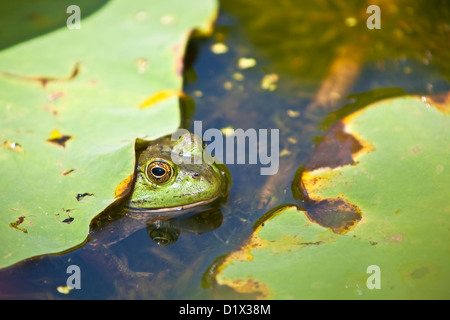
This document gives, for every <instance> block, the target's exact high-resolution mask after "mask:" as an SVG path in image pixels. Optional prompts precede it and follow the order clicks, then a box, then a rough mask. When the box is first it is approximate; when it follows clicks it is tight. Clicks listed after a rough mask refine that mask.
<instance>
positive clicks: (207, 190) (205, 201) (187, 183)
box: [81, 132, 231, 283]
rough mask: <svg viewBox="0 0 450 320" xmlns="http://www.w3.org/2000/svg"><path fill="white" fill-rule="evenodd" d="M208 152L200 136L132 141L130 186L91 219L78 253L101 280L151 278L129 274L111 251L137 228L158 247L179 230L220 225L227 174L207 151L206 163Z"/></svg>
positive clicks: (175, 237)
mask: <svg viewBox="0 0 450 320" xmlns="http://www.w3.org/2000/svg"><path fill="white" fill-rule="evenodd" d="M206 152H207V151H206V145H205V144H204V143H203V141H202V140H201V138H200V137H199V136H197V135H195V134H192V133H189V132H187V133H185V134H182V135H181V136H179V137H178V139H176V138H174V136H173V135H168V136H164V137H161V138H158V139H156V140H152V141H142V140H139V141H137V142H136V154H137V155H136V159H137V161H136V166H135V172H134V175H133V176H134V179H133V182H132V183H131V186H132V188H131V189H130V191H129V193H128V196H125V197H123V198H122V199H121V200H119V201H117V202H116V203H114V204H113V205H112V206H110V207H109V208H107V210H105V211H104V212H103V213H101V214H99V215H98V216H97V217H95V218H94V219H93V221H92V222H91V225H90V231H89V237H88V239H87V243H86V244H84V245H83V248H82V252H81V255H82V256H83V259H84V260H88V261H90V262H93V263H90V265H91V266H93V267H94V269H97V270H98V271H99V274H100V275H102V276H106V277H107V278H108V279H105V280H107V281H111V280H113V281H116V280H117V279H120V280H126V281H131V283H133V282H132V281H133V280H136V279H137V278H141V277H147V276H150V278H151V276H152V275H153V274H152V273H148V272H147V273H146V272H135V271H133V270H130V269H129V268H128V266H127V263H126V261H125V262H124V261H123V259H119V258H118V257H116V256H115V255H114V254H113V253H112V250H110V249H111V247H112V246H113V245H114V244H116V243H117V242H120V241H122V240H124V239H125V238H127V237H129V236H131V235H132V234H134V233H135V232H137V231H139V230H141V229H144V228H145V229H147V234H148V236H149V238H150V239H151V241H153V242H154V243H155V244H156V245H157V246H168V245H171V244H173V243H175V242H176V241H177V240H178V237H179V235H180V234H181V233H182V232H187V233H194V234H203V233H206V232H210V231H212V230H215V229H217V228H218V227H220V225H221V223H222V220H223V215H222V211H221V206H222V204H223V203H224V202H225V201H226V200H227V197H228V192H229V187H230V185H231V175H230V172H229V171H228V169H227V167H226V166H225V165H224V164H223V163H220V162H219V160H218V159H216V158H214V157H213V156H211V155H210V154H209V153H208V157H207V159H208V161H205V159H204V158H205V157H204V155H205V154H206ZM104 270H108V272H104ZM127 283H128V282H127Z"/></svg>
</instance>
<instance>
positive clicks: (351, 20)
mask: <svg viewBox="0 0 450 320" xmlns="http://www.w3.org/2000/svg"><path fill="white" fill-rule="evenodd" d="M344 22H345V25H346V26H347V27H350V28H352V27H356V26H357V25H358V20H356V18H355V17H348V18H346V19H345V21H344Z"/></svg>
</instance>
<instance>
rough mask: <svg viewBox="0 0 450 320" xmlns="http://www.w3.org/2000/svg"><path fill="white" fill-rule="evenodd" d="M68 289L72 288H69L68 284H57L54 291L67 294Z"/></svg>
mask: <svg viewBox="0 0 450 320" xmlns="http://www.w3.org/2000/svg"><path fill="white" fill-rule="evenodd" d="M70 290H72V288H70V287H69V286H58V287H57V288H56V291H58V292H59V293H62V294H69V292H70Z"/></svg>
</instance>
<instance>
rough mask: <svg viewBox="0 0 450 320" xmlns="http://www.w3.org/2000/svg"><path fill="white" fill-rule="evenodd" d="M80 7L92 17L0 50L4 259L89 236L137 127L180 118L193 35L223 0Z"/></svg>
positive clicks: (127, 166) (168, 126) (161, 128)
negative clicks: (94, 8)
mask: <svg viewBox="0 0 450 320" xmlns="http://www.w3.org/2000/svg"><path fill="white" fill-rule="evenodd" d="M71 4H72V3H71V2H70V1H62V2H59V4H58V7H60V6H61V9H62V10H64V11H63V14H66V13H65V10H66V8H67V7H68V6H69V5H71ZM80 9H81V29H72V30H70V29H68V28H65V27H64V28H61V29H57V30H55V31H53V32H50V33H47V34H45V35H41V36H39V37H37V38H33V39H30V40H27V41H26V42H23V43H20V44H16V45H14V46H12V47H10V48H8V49H5V50H3V51H2V52H0V87H1V88H2V90H1V93H0V146H1V148H0V164H1V165H0V175H1V177H2V184H1V185H0V242H1V243H2V246H1V248H0V267H6V266H10V265H12V264H14V263H16V262H18V261H21V260H23V259H26V258H29V257H33V256H37V255H42V254H47V253H57V252H61V251H63V250H67V249H69V248H72V247H74V246H76V245H79V244H80V243H82V242H83V241H84V240H85V239H86V236H87V234H88V231H89V223H90V221H91V219H92V218H93V217H94V216H95V215H97V214H98V213H100V212H101V211H102V210H104V209H105V208H106V207H107V206H108V205H110V204H111V203H112V202H114V201H115V200H116V198H117V197H118V196H119V195H118V193H120V192H118V191H116V188H118V190H119V189H120V188H121V186H122V185H123V184H122V185H121V182H122V181H127V179H128V178H129V177H130V176H131V175H132V174H133V171H134V143H135V139H136V138H141V139H148V140H151V139H155V138H158V137H160V136H163V135H166V134H169V133H171V132H173V131H174V130H176V129H177V128H178V126H179V123H180V114H179V105H178V98H179V95H180V90H181V88H182V74H181V73H182V59H183V54H184V50H185V47H186V42H187V40H188V37H189V35H190V34H191V32H192V30H193V29H197V30H199V31H201V32H209V31H210V29H211V25H212V22H213V20H214V18H215V16H216V13H217V3H216V1H214V0H201V1H199V2H198V3H196V5H195V6H192V5H191V4H189V3H188V2H186V1H180V0H169V1H163V2H161V1H159V2H149V1H145V0H139V1H132V2H129V1H124V0H114V1H110V2H108V3H107V4H105V5H104V6H103V7H101V8H100V9H98V10H97V11H95V12H90V14H89V16H88V17H84V16H83V6H82V5H81V7H80ZM36 10H38V9H37V8H36ZM69 15H70V14H66V16H67V17H69ZM17 23H20V21H18V22H17ZM11 41H12V40H11ZM11 41H10V42H11ZM119 191H120V190H119Z"/></svg>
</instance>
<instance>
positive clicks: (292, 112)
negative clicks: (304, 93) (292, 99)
mask: <svg viewBox="0 0 450 320" xmlns="http://www.w3.org/2000/svg"><path fill="white" fill-rule="evenodd" d="M287 115H288V116H289V117H291V118H297V117H299V116H300V111H295V110H292V109H289V110H288V111H287Z"/></svg>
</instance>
